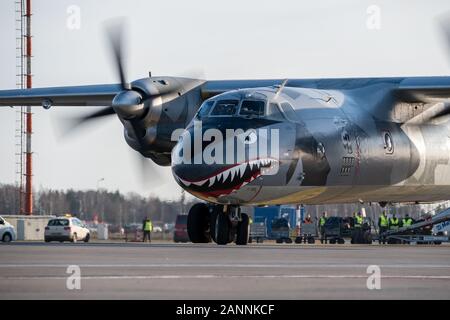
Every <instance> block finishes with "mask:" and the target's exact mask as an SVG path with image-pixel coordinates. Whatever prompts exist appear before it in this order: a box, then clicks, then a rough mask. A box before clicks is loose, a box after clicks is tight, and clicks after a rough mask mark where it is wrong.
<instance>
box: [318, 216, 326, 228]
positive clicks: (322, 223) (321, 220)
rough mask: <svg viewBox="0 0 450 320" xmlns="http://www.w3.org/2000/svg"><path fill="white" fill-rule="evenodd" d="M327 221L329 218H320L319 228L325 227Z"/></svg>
mask: <svg viewBox="0 0 450 320" xmlns="http://www.w3.org/2000/svg"><path fill="white" fill-rule="evenodd" d="M326 221H327V218H325V217H320V220H319V226H321V227H322V226H323V225H324V224H325V222H326Z"/></svg>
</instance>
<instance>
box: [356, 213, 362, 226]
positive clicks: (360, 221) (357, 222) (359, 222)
mask: <svg viewBox="0 0 450 320" xmlns="http://www.w3.org/2000/svg"><path fill="white" fill-rule="evenodd" d="M362 223H363V217H361V216H356V217H355V227H361V225H362Z"/></svg>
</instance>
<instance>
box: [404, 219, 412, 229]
mask: <svg viewBox="0 0 450 320" xmlns="http://www.w3.org/2000/svg"><path fill="white" fill-rule="evenodd" d="M410 225H412V219H411V218H408V219H406V218H404V219H403V226H404V227H409V226H410Z"/></svg>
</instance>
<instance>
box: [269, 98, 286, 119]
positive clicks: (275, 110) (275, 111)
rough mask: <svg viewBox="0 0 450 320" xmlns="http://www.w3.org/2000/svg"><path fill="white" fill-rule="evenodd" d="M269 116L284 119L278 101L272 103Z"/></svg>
mask: <svg viewBox="0 0 450 320" xmlns="http://www.w3.org/2000/svg"><path fill="white" fill-rule="evenodd" d="M267 116H269V117H270V118H272V119H275V120H284V117H283V115H282V113H281V111H280V107H279V106H278V104H276V103H273V102H272V103H270V104H269V109H268V112H267Z"/></svg>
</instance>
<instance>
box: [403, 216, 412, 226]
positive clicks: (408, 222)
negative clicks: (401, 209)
mask: <svg viewBox="0 0 450 320" xmlns="http://www.w3.org/2000/svg"><path fill="white" fill-rule="evenodd" d="M413 222H414V221H413V219H412V218H411V217H410V216H409V214H408V213H407V214H406V215H405V217H404V218H403V220H402V227H409V226H410V225H412V224H413Z"/></svg>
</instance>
